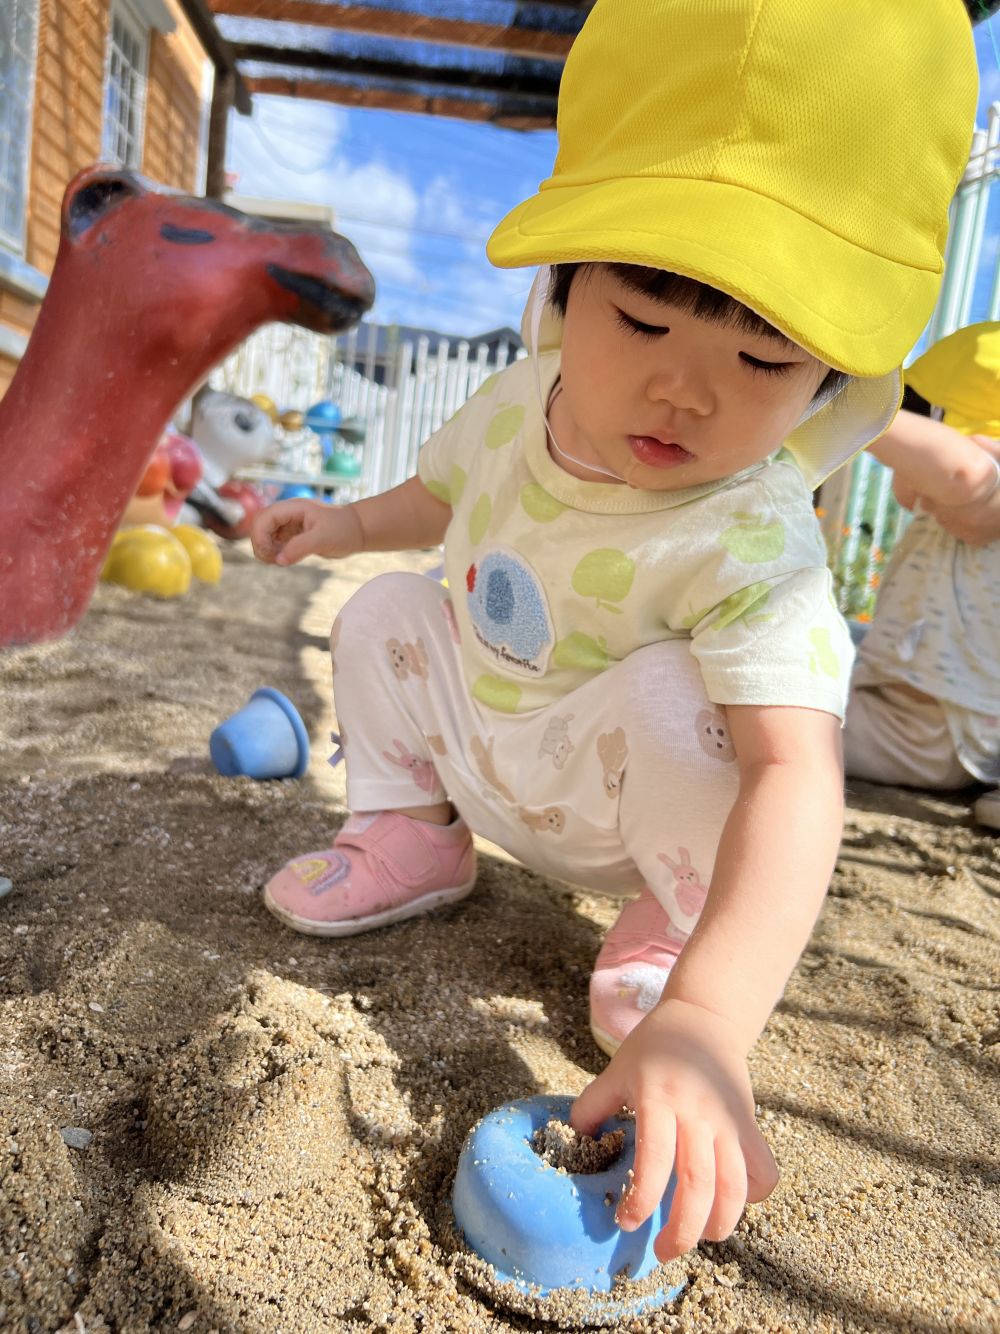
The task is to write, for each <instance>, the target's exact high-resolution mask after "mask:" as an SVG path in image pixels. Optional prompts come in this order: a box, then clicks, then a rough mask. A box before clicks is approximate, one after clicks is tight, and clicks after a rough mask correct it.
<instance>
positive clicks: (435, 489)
mask: <svg viewBox="0 0 1000 1334" xmlns="http://www.w3.org/2000/svg"><path fill="white" fill-rule="evenodd" d="M424 486H426V488H427V490H428V491H429V492H430V493H431V495H432V496H433V497H434V499H435V500H440V501H442V502H443V503H444V504H445V505H450V504H451V491H450V490H449V489H448V487H447V486H446V485H445V484H444V482H435V481H434V480H433V478H432V479H431V480H430V481H429V482H424Z"/></svg>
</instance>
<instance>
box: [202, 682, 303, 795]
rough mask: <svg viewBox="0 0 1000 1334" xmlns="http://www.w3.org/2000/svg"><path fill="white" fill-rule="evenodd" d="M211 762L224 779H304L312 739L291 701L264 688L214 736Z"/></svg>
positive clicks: (221, 724)
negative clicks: (310, 739)
mask: <svg viewBox="0 0 1000 1334" xmlns="http://www.w3.org/2000/svg"><path fill="white" fill-rule="evenodd" d="M208 749H209V752H210V754H211V756H212V763H213V764H214V765H215V767H216V769H218V771H219V773H220V774H222V775H223V777H225V778H239V777H245V778H262V779H263V778H301V777H302V775H303V774H304V773H305V771H306V766H307V765H308V763H309V736H308V734H307V732H306V729H305V725H304V723H303V722H302V719H301V718H300V717H299V715H298V711H297V710H296V708H295V705H294V704H293V703H292V701H291V700H290V699H288V698H287V697H286V696H285V695H283V694H282V693H281V691H280V690H275V689H274V688H273V687H272V686H261V688H260V689H259V690H255V691H254V693H253V694H252V695H251V696H250V699H249V701H248V702H247V703H246V704H244V706H243V708H242V709H240V711H239V713H234V714H233V716H232V717H231V718H227V719H226V721H225V722H224V723H220V724H219V726H218V727H217V728H216V729H215V731H214V732H213V733H212V735H211V737H210V738H209V742H208Z"/></svg>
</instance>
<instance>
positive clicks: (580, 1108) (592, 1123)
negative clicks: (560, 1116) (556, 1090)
mask: <svg viewBox="0 0 1000 1334" xmlns="http://www.w3.org/2000/svg"><path fill="white" fill-rule="evenodd" d="M613 1070H614V1067H613V1066H610V1065H609V1066H608V1068H607V1069H606V1070H605V1071H604V1072H603V1073H602V1074H599V1075H598V1076H597V1078H596V1079H594V1080H592V1081H591V1082H590V1083H589V1084H588V1085H587V1087H586V1088H585V1089H584V1090H583V1092H582V1093H581V1094H580V1096H579V1097H578V1098H577V1100H576V1102H574V1104H573V1106H572V1107H571V1108H570V1112H569V1123H570V1125H571V1126H572V1127H573V1129H574V1130H575V1131H576V1133H577V1134H578V1135H592V1134H593V1133H594V1131H595V1130H596V1129H597V1127H598V1126H599V1125H600V1124H601V1122H602V1121H606V1120H607V1119H608V1117H609V1116H613V1115H614V1114H615V1112H618V1111H621V1106H622V1101H623V1094H622V1088H621V1085H620V1084H619V1083H618V1081H617V1080H616V1079H615V1077H614V1074H613V1073H612V1072H613Z"/></svg>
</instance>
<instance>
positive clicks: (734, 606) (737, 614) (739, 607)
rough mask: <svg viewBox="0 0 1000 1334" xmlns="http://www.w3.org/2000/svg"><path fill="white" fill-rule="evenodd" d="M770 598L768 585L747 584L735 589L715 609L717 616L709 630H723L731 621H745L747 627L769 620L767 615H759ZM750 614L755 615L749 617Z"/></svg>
mask: <svg viewBox="0 0 1000 1334" xmlns="http://www.w3.org/2000/svg"><path fill="white" fill-rule="evenodd" d="M770 596H771V587H770V585H769V584H764V583H760V584H748V585H747V587H746V588H739V589H737V590H736V592H735V593H730V595H729V597H727V598H723V599H722V601H721V602H720V603H719V606H718V609H717V610H718V613H719V614H718V616H717V617H716V618H715V620H714V621H713V622H712V626H711V628H712V629H713V630H725V629H726V627H727V626H730V625H732V623H733V621H745V622H746V623H747V625H749V624H750V623H751V621H760V620H770V615H769V614H767V613H765V614H764V615H761V614H760V613H761V611H762V609H763V607H764V606H765V604H766V602H767V600H768V598H769V597H770ZM751 612H753V613H755V614H754V615H751V614H750V613H751Z"/></svg>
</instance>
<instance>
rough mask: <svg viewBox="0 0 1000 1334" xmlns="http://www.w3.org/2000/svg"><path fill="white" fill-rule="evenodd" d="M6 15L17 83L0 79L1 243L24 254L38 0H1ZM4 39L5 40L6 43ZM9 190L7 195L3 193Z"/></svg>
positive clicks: (13, 72) (2, 246)
mask: <svg viewBox="0 0 1000 1334" xmlns="http://www.w3.org/2000/svg"><path fill="white" fill-rule="evenodd" d="M2 3H3V8H4V13H5V18H4V22H5V25H9V27H8V26H5V28H4V32H5V34H9V41H10V43H11V51H8V52H6V53H5V54H6V55H7V56H8V57H10V56H11V55H13V57H14V58H13V59H12V60H10V62H9V64H10V76H11V78H12V79H16V81H17V86H15V87H9V86H8V85H7V83H6V82H4V81H2V80H0V187H2V190H3V196H4V198H3V200H2V203H3V205H4V206H3V207H0V249H3V250H6V251H8V252H10V253H12V254H14V255H18V256H23V255H24V249H25V244H26V242H27V230H28V226H27V224H28V208H27V203H28V183H29V176H30V172H31V118H32V109H33V107H34V103H35V73H36V68H37V53H38V12H39V8H40V3H39V0H2ZM19 20H20V21H21V22H22V23H24V24H26V25H27V26H28V27H29V29H30V30H29V32H28V35H27V43H26V44H25V35H24V32H23V30H22V31H21V35H20V36H21V45H20V46H18V42H17V36H16V34H17V32H18V22H19ZM5 45H6V43H5ZM8 196H9V197H8ZM11 199H13V202H14V208H15V216H14V218H13V220H12V221H6V222H5V216H6V207H5V205H6V204H7V203H9V202H10V200H11Z"/></svg>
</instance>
